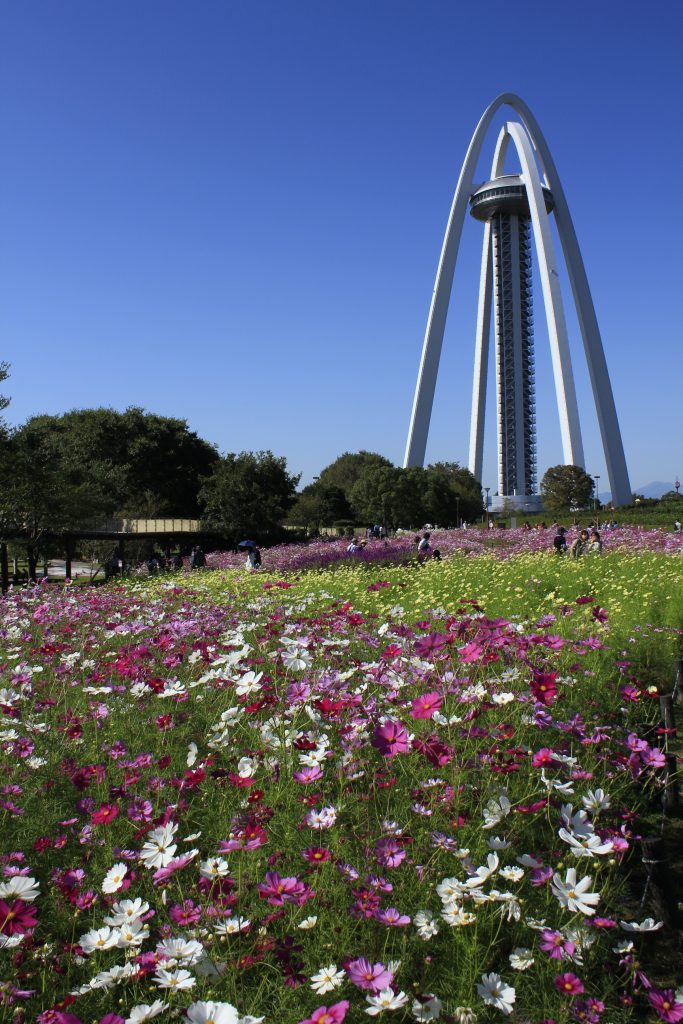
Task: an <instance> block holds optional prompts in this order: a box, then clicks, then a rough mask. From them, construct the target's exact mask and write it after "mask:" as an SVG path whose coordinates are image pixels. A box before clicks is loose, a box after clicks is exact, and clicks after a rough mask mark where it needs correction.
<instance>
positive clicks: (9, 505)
mask: <svg viewBox="0 0 683 1024" xmlns="http://www.w3.org/2000/svg"><path fill="white" fill-rule="evenodd" d="M40 419H41V418H40V417H37V418H36V419H34V420H30V421H29V423H28V424H27V425H26V426H24V427H22V428H21V429H20V430H17V431H14V432H13V433H12V434H11V436H10V438H9V441H8V442H7V445H6V450H5V455H4V459H3V461H4V466H3V477H4V480H3V487H2V492H1V493H0V531H1V532H2V533H3V534H4V535H5V536H7V535H11V534H15V533H20V534H21V535H22V537H23V541H24V546H25V548H26V553H27V556H28V562H29V576H30V577H31V578H32V579H33V578H35V567H36V561H37V559H38V556H39V555H41V554H46V553H47V552H48V548H49V543H50V540H51V538H53V537H54V536H55V535H59V534H61V533H65V532H67V531H69V530H73V529H75V528H77V526H78V525H79V524H83V523H84V522H85V521H87V520H88V519H91V518H94V517H97V516H101V515H102V514H103V513H104V510H105V507H106V478H105V476H102V475H99V476H95V475H94V474H93V473H89V472H86V471H84V467H83V464H82V462H81V461H79V460H78V459H76V458H71V457H69V453H68V452H64V451H63V450H62V449H61V447H60V438H59V436H58V435H57V434H55V432H54V431H53V430H51V429H50V426H49V424H46V423H42V422H40Z"/></svg>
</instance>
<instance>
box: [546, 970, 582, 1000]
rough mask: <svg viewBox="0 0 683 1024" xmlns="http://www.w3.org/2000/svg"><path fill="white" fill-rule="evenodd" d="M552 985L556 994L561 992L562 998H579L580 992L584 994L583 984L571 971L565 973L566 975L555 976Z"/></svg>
mask: <svg viewBox="0 0 683 1024" xmlns="http://www.w3.org/2000/svg"><path fill="white" fill-rule="evenodd" d="M553 983H554V985H555V988H556V989H557V991H558V992H561V993H562V995H563V996H569V997H570V998H573V997H574V996H580V995H581V993H582V992H585V991H586V990H585V988H584V987H583V982H582V981H581V980H580V978H577V977H576V975H575V974H572V972H571V971H567V973H566V974H557V975H555V978H554V979H553Z"/></svg>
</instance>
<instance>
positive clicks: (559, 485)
mask: <svg viewBox="0 0 683 1024" xmlns="http://www.w3.org/2000/svg"><path fill="white" fill-rule="evenodd" d="M593 487H594V481H593V478H592V477H591V476H589V475H588V473H586V471H585V469H582V468H581V466H551V467H550V469H548V470H546V472H545V475H544V476H543V479H542V480H541V497H542V499H543V504H544V506H545V507H546V508H547V509H548V511H549V512H552V513H554V514H555V515H559V514H561V513H562V512H569V511H573V510H574V509H578V508H585V507H586V506H587V505H588V504H589V502H590V499H591V495H592V493H593Z"/></svg>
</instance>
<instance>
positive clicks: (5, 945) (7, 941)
mask: <svg viewBox="0 0 683 1024" xmlns="http://www.w3.org/2000/svg"><path fill="white" fill-rule="evenodd" d="M25 937H26V936H25V935H0V949H15V948H16V947H17V946H19V945H20V944H21V943H22V942H23V941H24V939H25Z"/></svg>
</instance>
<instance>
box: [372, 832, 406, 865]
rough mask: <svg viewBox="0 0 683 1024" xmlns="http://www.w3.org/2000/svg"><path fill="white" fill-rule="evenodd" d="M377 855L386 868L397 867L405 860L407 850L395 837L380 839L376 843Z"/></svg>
mask: <svg viewBox="0 0 683 1024" xmlns="http://www.w3.org/2000/svg"><path fill="white" fill-rule="evenodd" d="M375 857H376V858H377V860H378V862H379V863H380V864H381V865H382V866H383V867H385V868H397V867H398V866H399V864H400V863H401V861H403V860H405V857H406V851H405V850H404V849H403V846H402V845H401V843H398V842H397V841H396V840H395V839H389V838H387V839H378V840H377V842H376V843H375Z"/></svg>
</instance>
